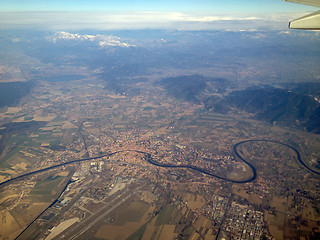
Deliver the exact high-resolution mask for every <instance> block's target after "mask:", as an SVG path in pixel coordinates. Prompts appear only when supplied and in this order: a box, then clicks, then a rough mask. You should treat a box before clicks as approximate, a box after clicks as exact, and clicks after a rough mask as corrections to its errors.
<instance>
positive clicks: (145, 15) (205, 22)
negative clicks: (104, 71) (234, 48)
mask: <svg viewBox="0 0 320 240" xmlns="http://www.w3.org/2000/svg"><path fill="white" fill-rule="evenodd" d="M303 14H304V13H283V14H281V13H276V14H270V13H269V14H262V13H260V14H259V13H249V14H246V13H225V14H222V13H212V14H203V13H193V14H190V13H189V14H187V13H182V12H1V13H0V29H10V28H20V29H21V28H25V29H28V28H31V29H44V28H45V29H49V30H55V31H59V30H80V29H100V30H113V29H146V28H155V29H160V28H162V29H179V30H189V29H191V30H205V29H224V28H229V29H233V30H236V29H252V28H259V29H261V28H272V29H282V30H283V29H286V27H287V24H288V22H289V20H292V19H294V18H297V17H300V16H302V15H303Z"/></svg>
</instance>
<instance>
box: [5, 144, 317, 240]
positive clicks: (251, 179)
mask: <svg viewBox="0 0 320 240" xmlns="http://www.w3.org/2000/svg"><path fill="white" fill-rule="evenodd" d="M254 142H269V143H274V144H279V145H282V146H285V147H287V148H289V149H292V150H293V151H294V152H295V154H296V156H297V158H298V161H299V162H300V164H301V165H302V166H303V167H304V168H306V169H307V170H309V171H310V172H312V173H315V174H317V175H320V172H317V171H315V170H313V169H311V168H310V167H309V166H307V165H306V164H305V163H304V162H303V161H302V159H301V155H300V153H299V151H298V150H297V149H295V148H294V147H292V146H290V145H288V144H286V143H282V142H278V141H274V140H263V139H262V140H253V139H251V140H245V141H241V142H238V143H236V144H235V145H234V146H233V151H234V153H235V155H236V156H237V157H238V158H239V159H240V160H241V161H242V162H244V163H245V164H246V165H247V166H249V167H250V169H251V171H252V176H251V177H250V178H248V179H246V180H241V181H237V180H233V179H229V178H225V177H221V176H218V175H215V174H213V173H211V172H210V171H208V170H206V169H202V168H200V167H196V166H191V165H173V164H162V163H158V162H156V161H154V159H153V158H152V156H151V154H150V153H147V152H144V151H138V150H124V151H116V152H113V153H108V154H104V155H100V156H97V157H91V158H84V159H76V160H72V161H69V162H65V163H60V164H56V165H53V166H50V167H47V168H43V169H39V170H35V171H33V172H29V173H25V174H22V175H20V176H17V177H14V178H11V179H9V180H6V181H4V182H1V183H0V187H1V186H3V185H5V184H9V183H11V182H13V181H16V180H21V179H23V178H24V177H27V176H30V175H34V174H37V173H41V172H45V171H49V170H51V169H55V168H58V167H61V166H65V165H69V164H73V163H77V162H84V161H91V160H95V159H99V158H102V157H108V156H112V155H115V154H118V153H122V152H136V153H141V154H144V155H145V160H146V161H147V162H148V163H150V164H152V165H154V166H157V167H163V168H185V169H192V170H195V171H198V172H201V173H203V174H205V175H208V176H211V177H215V178H218V179H221V180H224V181H228V182H232V183H248V182H251V181H254V180H255V179H256V177H257V171H256V169H255V167H254V166H253V165H252V164H251V163H249V162H248V161H247V160H245V159H244V158H243V157H242V156H241V155H240V154H239V152H238V147H239V146H241V145H242V144H245V143H254ZM68 184H69V182H68ZM68 184H67V185H68ZM67 185H66V186H65V188H64V190H65V189H66V187H67ZM64 190H63V191H62V192H61V193H60V195H59V197H60V196H61V194H62V193H63V192H64ZM59 197H58V198H57V199H55V201H54V202H53V203H52V204H50V206H48V207H47V208H46V209H45V210H44V211H42V212H41V213H40V215H39V216H37V217H36V218H35V219H34V221H35V220H37V219H38V218H39V217H40V216H41V215H42V214H43V213H44V212H45V211H46V210H48V209H49V208H50V207H51V206H53V205H54V204H55V203H56V202H57V201H58V199H59ZM34 221H33V222H34ZM33 222H31V223H30V224H29V225H28V226H27V227H26V228H25V229H24V230H23V231H22V232H21V233H20V234H19V235H18V236H17V238H16V239H18V238H19V237H20V236H21V235H22V234H23V233H24V232H25V231H26V230H27V229H28V228H29V227H30V226H31V225H32V223H33Z"/></svg>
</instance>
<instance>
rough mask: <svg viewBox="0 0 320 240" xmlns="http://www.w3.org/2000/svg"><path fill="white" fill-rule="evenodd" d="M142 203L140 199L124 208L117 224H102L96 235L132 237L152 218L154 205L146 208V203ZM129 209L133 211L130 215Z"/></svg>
mask: <svg viewBox="0 0 320 240" xmlns="http://www.w3.org/2000/svg"><path fill="white" fill-rule="evenodd" d="M141 203H142V202H140V201H135V202H133V203H132V204H131V205H130V206H129V207H128V208H126V209H123V210H122V213H123V214H120V218H119V219H118V220H116V222H115V224H116V225H103V226H101V227H100V228H99V230H98V231H97V233H96V234H95V237H97V238H101V239H108V240H118V239H126V238H128V237H130V236H131V235H132V234H133V233H135V232H136V231H137V229H139V228H140V227H142V226H143V225H144V224H145V223H146V222H147V221H148V220H149V219H150V215H151V213H153V211H154V208H155V207H154V206H150V207H149V208H148V209H147V210H146V209H145V204H144V205H143V204H141ZM128 211H129V213H130V212H131V214H130V216H129V215H127V214H128ZM134 212H136V215H132V214H133V213H134ZM121 215H122V216H121ZM128 216H129V217H128ZM134 220H136V221H134Z"/></svg>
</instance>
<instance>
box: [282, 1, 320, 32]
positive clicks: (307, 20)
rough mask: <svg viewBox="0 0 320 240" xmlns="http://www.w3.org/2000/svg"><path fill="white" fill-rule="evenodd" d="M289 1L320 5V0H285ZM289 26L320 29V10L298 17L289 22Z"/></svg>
mask: <svg viewBox="0 0 320 240" xmlns="http://www.w3.org/2000/svg"><path fill="white" fill-rule="evenodd" d="M285 1H287V2H293V3H299V4H305V5H309V6H314V7H320V0H285ZM289 28H293V29H309V30H320V11H317V12H314V13H311V14H309V15H306V16H304V17H301V18H298V19H296V20H294V21H292V22H290V23H289Z"/></svg>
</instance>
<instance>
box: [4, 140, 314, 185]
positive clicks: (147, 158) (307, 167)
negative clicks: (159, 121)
mask: <svg viewBox="0 0 320 240" xmlns="http://www.w3.org/2000/svg"><path fill="white" fill-rule="evenodd" d="M253 142H269V143H274V144H279V145H282V146H285V147H287V148H289V149H292V150H293V151H294V152H295V154H296V156H297V158H298V161H299V162H300V164H301V165H302V166H303V167H304V168H306V169H307V170H309V171H310V172H312V173H314V174H317V175H320V172H317V171H315V170H313V169H311V168H310V167H309V166H307V165H306V164H305V163H304V162H303V160H302V159H301V155H300V153H299V151H298V150H297V149H295V148H294V147H292V146H290V145H288V144H286V143H282V142H278V141H274V140H263V139H261V140H253V139H251V140H245V141H241V142H238V143H236V144H235V145H234V146H233V151H234V153H235V155H236V156H237V157H238V158H239V159H240V160H241V161H243V162H244V163H245V164H246V165H247V166H249V167H250V169H251V171H252V176H251V177H250V178H248V179H246V180H240V181H238V180H233V179H230V178H225V177H221V176H219V175H216V174H213V173H212V172H210V171H208V170H206V169H202V168H200V167H196V166H192V165H174V164H162V163H158V162H156V161H154V160H153V158H152V156H151V154H150V153H147V152H144V151H138V150H123V151H116V152H113V153H108V154H104V155H100V156H97V157H91V158H83V159H76V160H72V161H69V162H65V163H60V164H56V165H53V166H50V167H47V168H43V169H39V170H35V171H33V172H29V173H25V174H22V175H20V176H17V177H14V178H11V179H8V180H6V181H4V182H1V183H0V187H1V186H3V185H5V184H8V183H10V182H13V181H15V180H20V179H22V178H24V177H27V176H30V175H34V174H37V173H41V172H45V171H48V170H51V169H55V168H58V167H61V166H65V165H69V164H72V163H77V162H84V161H91V160H95V159H99V158H102V157H108V156H112V155H115V154H118V153H122V152H136V153H142V154H144V155H145V160H146V161H147V162H148V163H150V164H152V165H154V166H157V167H163V168H186V169H192V170H195V171H198V172H201V173H203V174H205V175H208V176H211V177H215V178H218V179H221V180H225V181H228V182H232V183H248V182H251V181H253V180H255V179H256V177H257V171H256V169H255V167H254V166H253V165H252V164H251V163H249V162H248V161H247V160H245V159H244V158H243V157H241V155H240V154H239V152H238V147H239V146H240V145H242V144H244V143H253Z"/></svg>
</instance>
